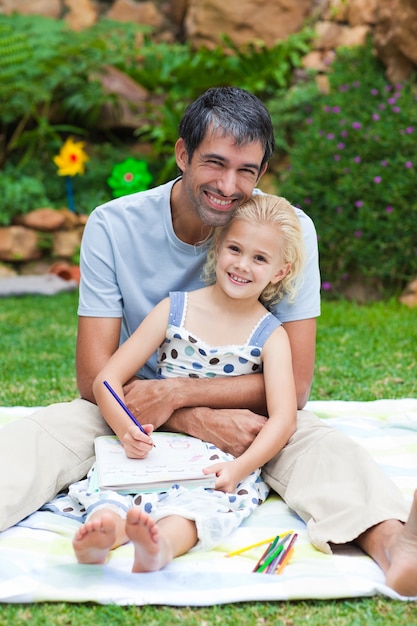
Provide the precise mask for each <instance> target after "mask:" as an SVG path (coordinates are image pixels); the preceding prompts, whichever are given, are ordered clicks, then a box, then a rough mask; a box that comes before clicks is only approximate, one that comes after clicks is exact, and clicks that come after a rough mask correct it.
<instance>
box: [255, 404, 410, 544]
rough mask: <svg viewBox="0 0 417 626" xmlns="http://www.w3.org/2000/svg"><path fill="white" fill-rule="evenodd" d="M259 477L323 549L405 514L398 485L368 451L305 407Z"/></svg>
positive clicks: (403, 519)
mask: <svg viewBox="0 0 417 626" xmlns="http://www.w3.org/2000/svg"><path fill="white" fill-rule="evenodd" d="M263 477H264V480H265V482H266V483H268V484H269V485H270V487H272V489H274V490H275V491H276V492H277V493H278V494H279V495H280V496H281V497H282V499H283V500H285V502H286V503H287V505H288V506H289V507H290V508H291V509H292V510H294V511H295V512H296V513H297V514H298V515H299V516H300V517H301V519H302V520H304V522H306V524H307V529H308V534H309V538H310V541H311V543H312V544H313V545H314V546H316V548H318V549H319V550H321V551H323V552H327V553H329V552H331V550H330V546H329V545H328V544H329V543H334V544H342V543H347V542H349V541H353V540H354V539H356V538H357V537H358V536H359V535H360V534H361V533H363V532H364V531H365V530H367V529H368V528H371V526H374V525H375V524H378V523H379V522H382V521H384V520H387V519H399V520H401V521H405V520H406V519H407V517H408V513H409V508H410V507H409V505H408V504H407V503H406V501H405V499H404V497H403V496H402V494H401V492H400V490H399V489H398V487H397V486H396V485H395V484H394V483H393V482H392V480H391V479H390V478H388V477H387V475H386V474H385V473H384V472H383V470H382V469H380V467H379V465H377V463H375V462H374V460H373V459H372V457H371V456H370V455H369V454H368V452H367V451H366V450H364V449H363V448H362V447H361V446H360V445H358V444H356V443H355V442H354V441H353V440H352V439H350V438H349V437H347V436H346V435H344V434H343V433H341V432H339V431H337V430H336V429H334V428H331V427H330V426H327V425H326V424H325V423H324V422H323V421H321V420H320V419H319V418H318V417H316V416H315V415H313V413H309V412H308V411H298V418H297V431H296V433H295V434H294V435H293V436H292V437H291V439H290V441H289V442H288V444H287V445H286V446H285V448H284V449H283V450H282V451H281V452H280V453H279V454H278V455H277V456H276V457H275V458H273V459H272V460H271V461H269V463H267V464H266V465H265V466H264V469H263Z"/></svg>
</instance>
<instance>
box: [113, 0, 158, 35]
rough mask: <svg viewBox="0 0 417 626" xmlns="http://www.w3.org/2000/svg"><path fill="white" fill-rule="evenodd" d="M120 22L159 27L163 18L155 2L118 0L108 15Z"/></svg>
mask: <svg viewBox="0 0 417 626" xmlns="http://www.w3.org/2000/svg"><path fill="white" fill-rule="evenodd" d="M106 17H108V18H109V19H110V20H116V21H118V22H134V23H135V24H143V25H144V26H152V27H153V28H159V27H161V25H162V22H163V18H162V15H161V13H160V12H159V11H158V9H157V7H156V6H155V4H154V3H153V2H150V1H149V2H134V0H116V2H115V3H114V4H113V6H112V8H111V9H110V11H109V12H108V13H107V16H106Z"/></svg>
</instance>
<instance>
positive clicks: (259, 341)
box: [248, 313, 281, 348]
mask: <svg viewBox="0 0 417 626" xmlns="http://www.w3.org/2000/svg"><path fill="white" fill-rule="evenodd" d="M278 326H281V322H280V321H279V319H277V318H276V317H275V315H272V313H267V314H266V315H265V316H264V317H263V318H262V319H261V321H260V322H259V324H258V325H257V327H256V328H255V330H254V331H253V333H252V335H251V336H250V337H249V341H248V344H249V345H250V346H257V347H258V348H262V347H263V346H264V344H265V342H266V340H267V339H268V337H269V336H270V335H271V334H272V333H273V332H274V330H275V329H276V328H278Z"/></svg>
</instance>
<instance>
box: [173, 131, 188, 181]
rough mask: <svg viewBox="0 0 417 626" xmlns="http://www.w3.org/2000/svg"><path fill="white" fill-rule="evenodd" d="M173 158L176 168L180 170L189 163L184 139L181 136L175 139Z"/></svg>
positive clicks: (182, 170)
mask: <svg viewBox="0 0 417 626" xmlns="http://www.w3.org/2000/svg"><path fill="white" fill-rule="evenodd" d="M175 160H176V161H177V165H178V168H179V169H180V170H181V172H184V170H185V169H186V167H187V165H188V163H189V159H188V152H187V149H186V147H185V143H184V139H183V138H182V137H180V138H179V139H177V141H176V143H175Z"/></svg>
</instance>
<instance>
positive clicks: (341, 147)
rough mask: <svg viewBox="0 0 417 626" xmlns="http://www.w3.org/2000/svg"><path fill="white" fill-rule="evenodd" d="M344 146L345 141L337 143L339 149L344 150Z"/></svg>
mask: <svg viewBox="0 0 417 626" xmlns="http://www.w3.org/2000/svg"><path fill="white" fill-rule="evenodd" d="M344 147H345V144H344V143H338V144H337V149H338V150H343V148H344Z"/></svg>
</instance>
